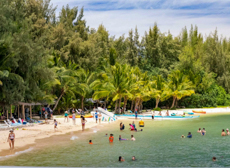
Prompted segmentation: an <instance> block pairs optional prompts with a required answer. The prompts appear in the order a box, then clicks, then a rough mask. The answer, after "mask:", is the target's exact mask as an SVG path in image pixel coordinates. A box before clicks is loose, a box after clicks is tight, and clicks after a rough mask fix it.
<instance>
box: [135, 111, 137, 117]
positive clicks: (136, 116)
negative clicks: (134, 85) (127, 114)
mask: <svg viewBox="0 0 230 168" xmlns="http://www.w3.org/2000/svg"><path fill="white" fill-rule="evenodd" d="M135 119H137V109H135Z"/></svg>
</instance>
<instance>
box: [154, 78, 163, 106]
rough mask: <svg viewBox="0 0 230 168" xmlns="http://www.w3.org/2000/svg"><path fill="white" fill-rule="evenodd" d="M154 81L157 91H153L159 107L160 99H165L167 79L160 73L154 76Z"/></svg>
mask: <svg viewBox="0 0 230 168" xmlns="http://www.w3.org/2000/svg"><path fill="white" fill-rule="evenodd" d="M154 79H155V80H154V81H153V82H152V88H153V89H154V91H155V92H153V97H154V98H155V99H156V106H155V108H157V107H158V104H159V102H160V101H162V100H164V92H163V91H164V88H165V85H166V84H165V81H164V79H163V77H162V76H161V75H158V76H156V77H154Z"/></svg>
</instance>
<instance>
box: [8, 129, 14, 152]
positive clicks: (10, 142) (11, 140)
mask: <svg viewBox="0 0 230 168" xmlns="http://www.w3.org/2000/svg"><path fill="white" fill-rule="evenodd" d="M14 141H15V134H14V130H13V129H10V133H9V136H8V139H7V142H9V145H10V149H14Z"/></svg>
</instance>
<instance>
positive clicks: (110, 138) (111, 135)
mask: <svg viewBox="0 0 230 168" xmlns="http://www.w3.org/2000/svg"><path fill="white" fill-rule="evenodd" d="M113 140H114V137H113V134H110V137H109V143H113Z"/></svg>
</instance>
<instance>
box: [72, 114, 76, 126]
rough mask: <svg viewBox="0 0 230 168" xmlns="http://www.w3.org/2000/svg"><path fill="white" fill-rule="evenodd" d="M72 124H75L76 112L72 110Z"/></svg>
mask: <svg viewBox="0 0 230 168" xmlns="http://www.w3.org/2000/svg"><path fill="white" fill-rule="evenodd" d="M72 120H73V125H76V114H75V112H73V114H72Z"/></svg>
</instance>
